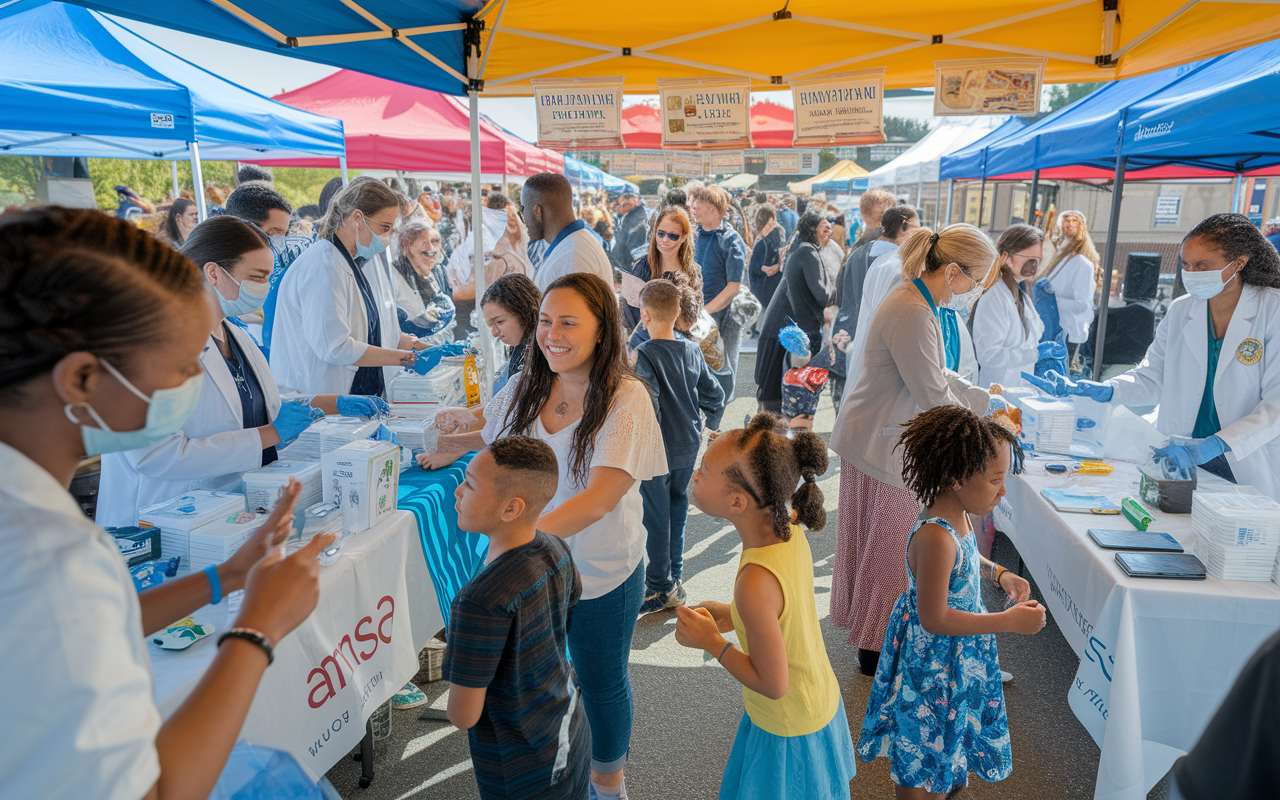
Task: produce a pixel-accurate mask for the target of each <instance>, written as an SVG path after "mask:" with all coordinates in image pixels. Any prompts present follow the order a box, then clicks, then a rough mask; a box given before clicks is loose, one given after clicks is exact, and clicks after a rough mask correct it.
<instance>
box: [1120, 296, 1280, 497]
mask: <svg viewBox="0 0 1280 800" xmlns="http://www.w3.org/2000/svg"><path fill="white" fill-rule="evenodd" d="M1208 312H1209V304H1208V302H1206V301H1204V300H1196V299H1194V298H1193V297H1191V296H1190V295H1183V296H1182V297H1179V298H1178V299H1177V300H1174V301H1173V303H1171V304H1170V305H1169V311H1168V312H1167V313H1166V314H1165V316H1164V319H1163V320H1161V321H1160V326H1159V327H1158V328H1156V339H1155V341H1154V342H1152V343H1151V347H1149V348H1147V355H1146V358H1144V359H1143V360H1142V363H1141V364H1139V365H1138V366H1136V367H1134V368H1133V369H1131V370H1129V371H1128V372H1126V373H1124V374H1123V375H1117V376H1116V377H1114V378H1112V379H1111V380H1109V381H1107V383H1108V384H1109V385H1111V386H1113V387H1114V388H1115V395H1114V397H1113V398H1112V402H1114V403H1122V404H1124V405H1131V406H1149V405H1153V404H1156V403H1159V404H1160V409H1159V416H1158V417H1157V419H1156V427H1157V428H1159V429H1160V432H1161V433H1164V434H1167V435H1170V436H1190V435H1191V431H1192V430H1193V429H1194V428H1195V424H1196V416H1197V414H1198V413H1199V411H1200V399H1201V396H1202V395H1203V393H1204V383H1205V370H1206V369H1207V368H1208V364H1209V344H1208V341H1207V339H1208V333H1207V326H1208V321H1207V319H1206V317H1207V315H1208ZM1248 340H1252V341H1249V343H1248V344H1245V342H1246V341H1248ZM1254 343H1256V344H1258V345H1260V350H1261V358H1260V359H1259V360H1258V361H1257V362H1256V363H1254V364H1246V363H1244V361H1242V360H1241V357H1247V356H1248V353H1249V352H1250V350H1251V348H1252V347H1253V345H1254ZM1242 345H1244V347H1243V348H1242ZM1213 399H1214V403H1215V404H1216V406H1217V409H1218V420H1219V422H1221V423H1222V430H1221V431H1219V432H1218V436H1220V437H1222V440H1223V441H1224V442H1226V443H1227V445H1228V446H1229V447H1230V448H1231V452H1229V453H1227V461H1228V462H1229V463H1230V464H1231V471H1232V473H1233V474H1234V475H1235V477H1236V480H1237V481H1239V482H1240V483H1242V484H1249V485H1251V486H1253V487H1254V488H1256V489H1257V490H1258V491H1260V492H1262V493H1263V494H1265V495H1267V496H1269V497H1272V498H1274V499H1277V500H1280V440H1278V439H1277V436H1278V435H1280V289H1269V288H1263V287H1258V286H1246V287H1244V292H1243V293H1242V294H1241V296H1240V302H1239V304H1238V305H1236V310H1235V313H1234V314H1232V315H1231V323H1230V324H1229V325H1228V326H1227V333H1226V336H1225V337H1224V338H1223V341H1222V354H1221V356H1219V358H1218V371H1217V373H1216V374H1215V376H1214V379H1213Z"/></svg>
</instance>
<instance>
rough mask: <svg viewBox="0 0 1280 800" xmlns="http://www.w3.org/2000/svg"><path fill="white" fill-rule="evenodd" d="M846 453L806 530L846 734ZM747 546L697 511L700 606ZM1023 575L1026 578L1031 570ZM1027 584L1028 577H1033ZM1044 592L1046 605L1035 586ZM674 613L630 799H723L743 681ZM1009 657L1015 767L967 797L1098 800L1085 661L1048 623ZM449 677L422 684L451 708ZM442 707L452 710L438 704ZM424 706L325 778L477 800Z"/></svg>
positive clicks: (642, 727) (861, 705) (879, 777)
mask: <svg viewBox="0 0 1280 800" xmlns="http://www.w3.org/2000/svg"><path fill="white" fill-rule="evenodd" d="M754 367H755V356H754V354H753V353H750V352H744V353H743V354H742V356H741V360H740V364H739V372H738V374H739V378H740V385H739V389H738V392H737V395H738V397H737V399H735V400H734V401H733V403H732V404H731V405H730V407H729V411H728V412H727V413H726V414H725V422H724V427H725V428H729V427H735V426H737V425H740V424H741V423H742V420H743V419H744V418H745V417H746V416H747V415H749V414H751V413H753V412H754V411H755V385H754V383H753V382H752V379H751V376H752V374H753V371H754ZM834 422H835V414H834V411H833V410H832V407H831V402H830V398H829V397H827V396H826V395H824V396H823V397H822V400H821V404H820V408H819V413H818V416H817V420H816V424H815V431H816V432H817V433H819V434H820V435H822V436H823V437H824V438H827V437H828V436H829V434H830V432H831V429H832V426H833V424H834ZM838 464H839V462H838V459H836V457H835V456H834V454H832V465H831V468H830V469H829V470H828V472H827V474H826V475H824V476H823V478H822V479H821V480H820V481H819V486H820V487H821V488H822V491H823V493H824V494H825V496H826V507H827V510H828V515H827V525H826V527H825V528H824V529H823V530H821V531H816V532H811V533H809V542H810V546H811V548H812V550H813V555H814V559H815V561H814V581H815V585H816V590H817V603H818V614H819V617H820V618H821V620H822V630H823V636H824V639H825V641H826V646H827V655H828V657H829V658H830V660H831V665H832V667H833V668H834V669H835V673H836V676H837V678H838V679H839V682H840V687H841V691H842V694H843V697H844V705H845V710H846V712H847V713H848V715H849V728H850V730H852V731H854V736H855V738H856V736H857V731H858V730H859V729H860V727H861V725H862V717H863V714H864V712H865V710H866V703H867V695H868V692H869V691H870V688H871V679H870V678H868V677H865V676H863V675H861V674H859V673H858V668H857V651H856V649H855V648H852V647H850V646H849V645H847V644H846V643H845V638H846V636H847V631H843V630H840V629H838V628H836V627H835V626H834V625H832V624H831V620H830V619H829V617H828V608H829V604H830V593H831V573H832V568H833V566H834V552H835V541H836V512H835V509H836V500H837V498H838V496H839V491H838V489H839V474H838ZM741 552H742V542H741V541H740V540H739V539H738V536H737V533H736V532H735V531H734V529H733V528H732V527H731V526H729V525H728V524H727V523H725V522H724V521H723V520H720V519H715V518H711V517H708V516H706V515H705V514H702V513H701V512H699V511H698V510H697V509H692V510H691V512H690V516H689V523H688V529H687V534H686V540H685V567H684V570H685V571H684V583H685V588H686V589H687V590H688V593H689V602H690V603H691V604H692V603H696V602H699V601H702V600H719V601H722V602H729V600H730V599H731V596H732V590H733V580H734V576H735V574H736V571H737V563H738V557H739V555H740V554H741ZM994 556H995V560H996V561H997V562H998V563H1002V564H1004V565H1005V566H1008V567H1010V568H1016V567H1017V564H1018V558H1017V553H1016V551H1015V550H1014V548H1013V546H1012V545H1011V544H1010V542H1009V540H1008V539H1006V538H1005V537H1003V536H999V537H997V540H996V547H995V552H994ZM1024 574H1025V573H1024ZM1027 577H1028V578H1029V577H1030V576H1029V575H1027ZM986 591H987V592H988V593H989V596H988V597H987V598H986V600H987V604H988V607H990V608H1000V607H1002V606H1003V596H999V597H998V596H997V595H998V594H999V593H998V592H997V591H996V590H995V589H994V588H993V587H987V589H986ZM1033 592H1034V596H1035V597H1036V598H1037V599H1041V600H1042V599H1043V598H1042V597H1041V595H1040V593H1039V590H1038V588H1035V587H1034V584H1033ZM674 620H675V615H674V613H673V612H661V613H658V614H651V615H648V616H646V617H644V618H642V619H641V620H640V621H639V623H638V624H637V626H636V633H635V638H634V640H633V642H632V648H631V684H632V690H633V692H634V695H635V722H634V728H633V733H632V739H631V760H630V763H629V764H628V766H627V772H626V774H627V794H628V796H629V797H630V798H631V799H632V800H715V798H717V797H718V793H719V787H720V776H721V774H722V772H723V770H724V765H725V762H726V761H727V760H728V757H729V750H730V747H731V746H732V744H733V737H734V733H735V732H736V730H737V727H738V722H739V720H740V719H741V717H742V708H743V707H742V688H741V685H740V684H738V683H737V682H736V681H734V680H733V679H732V678H731V677H730V676H729V674H728V673H727V672H725V670H724V669H723V668H722V667H720V666H719V664H718V663H717V662H715V661H711V660H707V659H706V658H704V657H703V654H702V653H701V652H698V651H693V650H689V649H687V648H684V647H681V646H679V645H678V644H676V641H675V624H674ZM997 639H998V646H999V651H1000V662H1001V664H1002V666H1004V668H1005V669H1007V670H1009V671H1010V672H1012V673H1013V675H1014V680H1013V681H1012V682H1011V683H1008V684H1006V685H1005V701H1006V705H1007V707H1008V714H1009V729H1010V736H1011V739H1012V743H1013V773H1012V774H1011V775H1010V776H1009V777H1008V778H1007V779H1005V780H1004V781H1001V782H999V783H991V784H989V783H984V782H983V781H982V780H980V779H978V778H977V777H976V775H974V774H973V773H970V784H969V787H968V788H967V789H965V790H964V791H963V792H962V793H961V794H960V795H959V796H960V797H973V798H1005V799H1007V800H1077V799H1078V800H1086V799H1087V798H1090V797H1092V796H1093V785H1094V777H1095V775H1096V773H1097V769H1098V748H1097V746H1096V745H1095V744H1094V743H1093V740H1092V739H1091V738H1090V737H1089V735H1088V733H1087V732H1086V731H1085V730H1084V728H1083V727H1082V726H1081V725H1080V723H1079V722H1077V721H1076V718H1075V717H1074V716H1073V715H1072V713H1071V710H1070V709H1069V708H1068V706H1067V690H1068V688H1069V686H1070V685H1071V681H1072V679H1073V677H1074V675H1075V671H1076V667H1077V665H1078V663H1079V662H1078V659H1077V657H1076V656H1075V654H1074V653H1073V652H1072V650H1071V648H1070V646H1068V644H1067V642H1066V639H1064V638H1063V636H1062V634H1061V632H1060V631H1059V630H1058V626H1057V624H1056V623H1055V622H1054V621H1053V619H1052V617H1050V620H1049V623H1048V625H1047V626H1046V627H1045V629H1044V630H1043V631H1041V632H1040V633H1039V634H1037V635H1035V636H1022V635H1019V634H998V635H997ZM445 686H446V684H444V683H443V682H439V681H437V682H435V683H431V684H426V685H424V686H422V687H421V688H422V689H423V691H424V692H426V694H427V696H428V698H430V699H431V700H433V701H436V704H437V705H441V702H440V701H443V699H444V698H443V692H444V690H445ZM441 707H442V706H441ZM420 713H421V709H413V710H407V711H396V712H393V714H392V717H393V720H392V726H391V734H390V736H389V737H388V738H387V739H385V740H382V741H380V742H378V743H377V745H376V748H375V756H374V758H375V760H374V764H375V768H376V777H375V778H374V781H373V783H372V785H370V786H369V787H368V788H366V789H361V788H359V786H358V779H359V777H360V764H359V763H358V762H356V761H355V760H353V759H352V758H350V757H345V758H343V760H342V761H341V762H339V763H338V764H337V765H336V766H334V768H333V769H332V770H330V771H329V774H328V777H329V779H330V781H332V783H333V785H334V787H335V788H336V789H337V790H338V792H339V793H340V794H341V795H342V797H343V798H346V800H408V798H414V800H473V799H475V800H478V798H479V796H480V795H479V793H478V791H477V790H476V784H475V777H474V775H473V774H472V771H471V760H470V756H469V753H468V748H467V735H466V733H464V732H462V731H459V730H457V729H456V728H454V727H453V726H452V725H450V724H449V723H448V722H446V721H426V720H421V719H419V716H420ZM851 793H852V797H853V798H854V800H861V799H862V798H892V797H893V784H892V782H891V781H890V779H889V767H888V763H887V762H886V761H885V760H884V759H879V760H877V761H874V762H872V763H865V762H861V761H860V762H859V763H858V776H857V777H856V778H855V779H854V780H853V782H852V784H851Z"/></svg>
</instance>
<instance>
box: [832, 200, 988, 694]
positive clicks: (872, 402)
mask: <svg viewBox="0 0 1280 800" xmlns="http://www.w3.org/2000/svg"><path fill="white" fill-rule="evenodd" d="M898 255H899V256H900V257H901V259H902V275H903V278H904V282H903V283H901V284H899V285H898V287H897V288H895V289H894V290H893V291H891V292H889V294H888V296H887V297H885V299H884V302H883V303H881V304H880V306H879V308H878V309H876V311H875V315H874V316H873V317H872V319H871V324H870V327H869V329H868V335H867V339H866V346H865V350H864V353H863V361H862V369H861V372H860V373H859V375H858V382H857V384H856V385H855V386H854V387H853V388H852V389H851V390H849V394H848V396H847V397H846V398H845V399H844V402H843V403H842V404H841V406H840V414H839V416H837V418H836V425H835V430H834V431H833V432H832V434H831V449H832V450H834V451H835V452H836V453H837V454H838V455H839V456H840V502H839V504H838V509H839V518H838V520H839V521H838V527H837V543H836V565H835V575H834V577H833V581H832V594H831V618H832V620H833V621H834V622H835V623H836V624H837V625H839V626H840V627H843V628H849V629H850V634H849V644H851V645H855V646H857V648H858V660H859V668H860V669H861V670H862V672H863V673H864V674H867V675H872V674H874V673H875V666H876V662H877V661H878V660H879V655H880V647H881V643H882V642H883V640H884V632H885V629H886V627H887V626H888V623H889V614H890V611H891V610H892V609H893V604H894V602H895V601H897V599H898V596H899V595H901V594H902V592H903V591H904V590H905V589H906V587H907V575H906V567H905V565H904V563H903V559H902V554H903V553H904V552H905V551H906V546H907V536H908V535H909V534H910V532H911V530H912V527H913V526H914V524H915V522H916V518H917V516H918V515H919V511H920V506H919V503H917V502H916V498H915V497H914V496H913V495H912V494H911V492H909V491H908V490H907V488H906V486H905V484H904V483H903V478H902V454H901V453H900V452H898V451H897V450H895V448H894V442H895V441H897V435H898V433H899V432H900V431H901V428H902V426H903V425H904V424H905V423H906V422H907V421H908V420H910V419H911V418H912V417H914V416H915V415H916V414H919V413H920V412H921V411H926V410H928V409H931V408H934V407H936V406H944V405H961V406H965V407H967V408H969V409H970V410H972V411H975V412H977V413H978V414H984V413H986V412H987V411H988V409H989V408H990V407H991V406H992V405H993V401H992V397H991V396H990V395H989V394H988V393H987V391H986V390H985V389H979V388H978V387H976V386H974V385H972V384H970V383H969V382H968V381H966V380H964V379H963V378H961V377H960V376H959V375H957V374H956V373H954V372H950V371H948V370H947V369H946V363H947V356H946V352H945V345H944V341H943V333H942V323H941V322H940V321H939V316H940V310H941V309H944V308H951V309H957V310H958V309H963V308H966V307H971V306H972V302H973V301H974V300H976V298H977V296H978V295H979V294H980V293H981V292H982V288H983V285H984V283H985V282H986V281H987V279H988V277H989V274H990V273H991V272H992V269H991V267H992V265H993V264H994V262H995V260H996V256H997V253H996V249H995V247H994V246H993V245H992V244H991V240H990V239H988V238H987V237H986V235H984V234H983V233H982V232H981V231H979V230H978V229H977V228H975V227H973V226H972V225H964V224H960V225H951V226H948V227H946V228H944V229H942V230H941V231H938V232H934V231H933V230H930V229H929V228H916V229H915V230H912V231H910V232H909V233H907V235H906V237H905V238H904V239H903V240H902V243H901V244H900V245H899V249H898ZM995 403H996V404H999V405H1000V406H1001V407H1003V403H1002V401H999V400H996V401H995Z"/></svg>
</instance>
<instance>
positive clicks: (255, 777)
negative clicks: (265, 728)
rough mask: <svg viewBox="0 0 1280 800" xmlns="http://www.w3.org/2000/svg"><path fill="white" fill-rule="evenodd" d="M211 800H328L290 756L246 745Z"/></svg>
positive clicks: (229, 761) (224, 772)
mask: <svg viewBox="0 0 1280 800" xmlns="http://www.w3.org/2000/svg"><path fill="white" fill-rule="evenodd" d="M209 800H325V794H324V792H323V791H322V790H321V788H320V787H319V786H317V785H316V784H315V783H314V782H312V780H311V779H310V778H309V777H307V773H305V772H303V771H302V767H300V766H298V762H297V761H296V760H295V759H294V757H293V756H291V755H290V754H288V753H286V752H284V751H282V750H273V749H271V748H269V747H261V746H259V745H256V744H249V743H248V742H243V741H242V742H237V743H236V746H235V749H234V750H232V751H231V757H230V758H228V759H227V765H226V766H225V767H223V768H222V775H221V776H219V778H218V784H217V785H216V786H214V787H213V793H212V794H210V795H209Z"/></svg>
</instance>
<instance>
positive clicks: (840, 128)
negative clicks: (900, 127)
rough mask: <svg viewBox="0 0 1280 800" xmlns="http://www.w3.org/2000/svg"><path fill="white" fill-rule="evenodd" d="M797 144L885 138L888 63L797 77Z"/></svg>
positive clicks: (856, 142) (850, 142)
mask: <svg viewBox="0 0 1280 800" xmlns="http://www.w3.org/2000/svg"><path fill="white" fill-rule="evenodd" d="M791 100H792V105H793V106H794V108H795V137H794V141H793V142H792V143H793V144H794V145H795V146H796V147H800V146H803V145H809V146H814V145H822V146H824V147H829V146H832V145H859V144H878V143H880V142H883V141H884V67H878V68H876V69H863V70H858V71H856V72H842V73H839V74H836V75H826V76H824V77H822V78H815V79H813V80H801V81H793V82H792V84H791Z"/></svg>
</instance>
